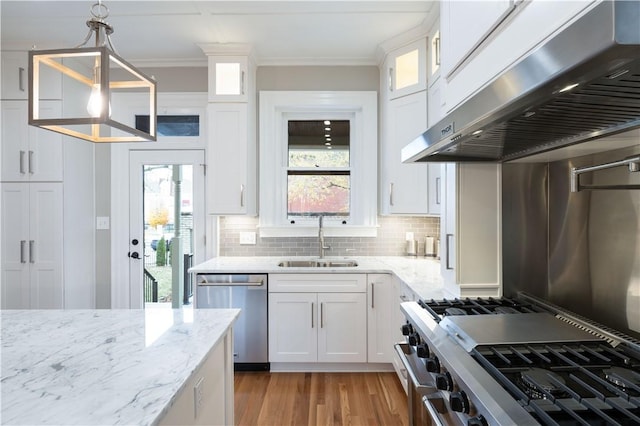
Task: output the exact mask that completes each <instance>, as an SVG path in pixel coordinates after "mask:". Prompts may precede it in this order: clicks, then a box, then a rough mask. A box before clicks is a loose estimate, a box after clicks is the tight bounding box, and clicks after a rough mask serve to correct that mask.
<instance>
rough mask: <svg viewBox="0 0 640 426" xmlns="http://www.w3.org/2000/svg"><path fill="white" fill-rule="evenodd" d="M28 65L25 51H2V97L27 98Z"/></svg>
mask: <svg viewBox="0 0 640 426" xmlns="http://www.w3.org/2000/svg"><path fill="white" fill-rule="evenodd" d="M28 95H29V67H28V58H27V53H26V52H2V99H27V96H28Z"/></svg>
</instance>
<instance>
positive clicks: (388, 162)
mask: <svg viewBox="0 0 640 426" xmlns="http://www.w3.org/2000/svg"><path fill="white" fill-rule="evenodd" d="M386 126H387V132H385V140H384V141H383V143H384V148H383V149H384V152H385V155H384V156H383V158H382V161H383V162H384V164H383V165H382V169H383V171H384V172H383V176H385V177H384V178H383V179H384V181H383V185H382V197H381V198H382V210H383V212H386V213H390V214H427V213H428V193H427V192H428V189H427V179H428V171H427V170H428V169H427V165H426V164H420V163H411V164H403V163H402V162H401V160H400V158H401V154H400V153H401V151H402V148H403V147H404V146H405V145H407V144H408V143H410V142H411V141H413V140H414V139H415V138H416V137H418V136H420V135H421V134H422V132H424V131H425V130H426V129H427V93H426V91H422V92H418V93H415V94H413V95H409V96H405V97H402V98H398V99H394V100H392V101H391V102H390V103H389V110H388V116H387V122H386Z"/></svg>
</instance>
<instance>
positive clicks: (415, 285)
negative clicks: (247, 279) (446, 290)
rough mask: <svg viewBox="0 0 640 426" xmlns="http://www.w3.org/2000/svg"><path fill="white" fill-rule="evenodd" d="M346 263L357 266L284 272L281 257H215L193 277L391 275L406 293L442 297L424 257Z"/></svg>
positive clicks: (434, 265)
mask: <svg viewBox="0 0 640 426" xmlns="http://www.w3.org/2000/svg"><path fill="white" fill-rule="evenodd" d="M286 259H296V260H305V259H317V258H311V257H302V256H301V257H289V258H286ZM348 259H349V260H355V261H356V262H357V263H358V266H356V267H336V268H331V267H323V268H308V267H299V268H297V267H294V268H291V267H289V268H285V267H281V266H278V263H280V262H281V261H283V260H285V257H284V256H279V257H277V256H255V257H234V256H222V257H214V258H211V259H209V260H207V261H206V262H203V263H200V264H198V265H194V266H193V267H192V268H191V269H189V272H192V273H204V274H206V273H218V274H232V273H244V274H254V273H263V274H275V273H278V274H286V273H294V274H300V273H317V274H320V273H355V274H368V273H376V274H379V273H391V274H394V275H395V276H397V277H398V279H400V281H402V282H403V283H404V284H405V285H406V286H407V287H408V288H409V289H411V290H412V291H413V292H415V293H416V294H417V295H419V296H420V297H421V298H426V299H440V298H442V297H443V292H442V290H443V283H442V276H441V274H440V262H438V261H436V260H434V259H430V258H424V257H402V256H349V257H348ZM324 260H345V258H344V257H327V258H326V259H324Z"/></svg>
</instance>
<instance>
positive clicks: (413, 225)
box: [219, 216, 440, 256]
mask: <svg viewBox="0 0 640 426" xmlns="http://www.w3.org/2000/svg"><path fill="white" fill-rule="evenodd" d="M378 225H379V226H380V227H379V229H378V236H377V237H376V238H359V237H353V238H352V237H326V238H325V241H326V243H327V244H328V245H330V246H331V250H328V251H327V252H326V255H327V256H403V255H405V247H406V242H405V241H406V238H405V234H406V233H407V232H413V235H414V238H415V239H416V240H418V255H420V256H422V255H424V239H425V237H426V236H433V237H435V238H436V239H437V238H438V237H439V235H440V218H437V217H413V216H412V217H405V216H380V217H378ZM257 226H258V218H257V217H246V216H227V217H220V226H219V233H220V256H316V255H318V239H317V238H316V237H287V238H260V235H259V231H258V228H257ZM241 232H257V233H258V237H257V238H256V244H255V245H244V244H242V245H241V244H240V233H241Z"/></svg>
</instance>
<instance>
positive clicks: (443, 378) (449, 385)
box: [436, 372, 453, 391]
mask: <svg viewBox="0 0 640 426" xmlns="http://www.w3.org/2000/svg"><path fill="white" fill-rule="evenodd" d="M436 387H437V388H438V389H440V390H445V391H450V390H453V379H452V378H451V374H449V372H446V373H444V374H436Z"/></svg>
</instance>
